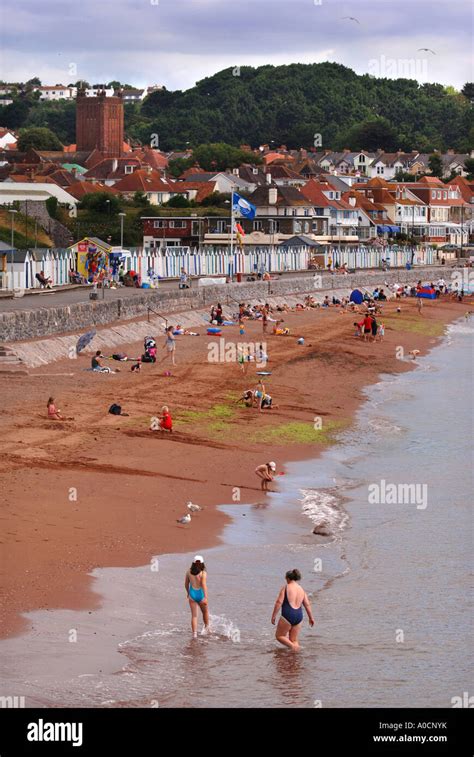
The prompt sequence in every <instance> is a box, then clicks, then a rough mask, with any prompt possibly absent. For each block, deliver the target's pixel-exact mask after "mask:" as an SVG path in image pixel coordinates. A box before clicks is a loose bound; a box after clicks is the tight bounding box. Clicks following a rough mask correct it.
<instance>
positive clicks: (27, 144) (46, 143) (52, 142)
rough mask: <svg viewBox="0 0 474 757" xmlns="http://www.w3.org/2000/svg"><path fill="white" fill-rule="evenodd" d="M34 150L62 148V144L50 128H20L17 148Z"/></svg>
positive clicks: (23, 150)
mask: <svg viewBox="0 0 474 757" xmlns="http://www.w3.org/2000/svg"><path fill="white" fill-rule="evenodd" d="M32 148H33V149H35V150H62V149H63V146H62V144H61V142H60V141H59V139H58V138H57V136H56V134H53V132H52V131H51V129H46V128H45V127H42V126H33V127H31V129H20V133H19V137H18V149H19V150H21V151H22V152H26V150H30V149H32Z"/></svg>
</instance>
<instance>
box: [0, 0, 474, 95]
mask: <svg viewBox="0 0 474 757" xmlns="http://www.w3.org/2000/svg"><path fill="white" fill-rule="evenodd" d="M473 7H474V6H473V4H472V2H471V0H21V2H18V0H0V28H1V32H0V78H1V79H3V80H4V81H7V82H9V81H26V80H28V79H30V78H31V77H33V76H38V77H39V78H40V79H41V81H42V82H43V84H59V83H60V84H68V83H70V82H75V81H77V80H78V79H84V80H86V81H89V82H90V83H91V84H95V83H104V82H108V81H111V80H118V81H121V82H123V83H127V84H131V85H133V86H138V87H143V86H146V85H151V84H161V85H164V86H166V87H167V89H172V90H175V89H188V88H189V87H192V86H193V85H194V84H195V82H196V81H199V80H200V79H203V78H205V77H206V76H211V75H212V74H214V73H216V72H217V71H220V70H222V69H224V68H228V67H229V66H232V67H235V66H244V65H246V66H261V65H268V64H271V65H280V64H289V63H319V62H322V61H331V62H337V63H342V64H343V65H345V66H348V67H349V68H352V69H353V70H354V71H355V72H356V73H359V74H363V73H369V74H372V75H374V76H382V77H388V78H398V77H407V78H413V79H417V80H418V81H420V82H426V81H430V82H439V83H441V84H444V85H453V86H454V87H456V88H457V89H460V88H461V87H462V86H463V84H464V83H465V82H466V81H473V79H474V76H473V70H472V60H473V45H472V39H473V23H472V22H473ZM353 19H355V20H353ZM419 48H429V50H430V52H426V51H419ZM431 51H432V52H431Z"/></svg>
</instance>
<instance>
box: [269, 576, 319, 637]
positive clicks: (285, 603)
mask: <svg viewBox="0 0 474 757" xmlns="http://www.w3.org/2000/svg"><path fill="white" fill-rule="evenodd" d="M285 581H286V585H285V586H283V587H282V588H281V589H280V592H279V594H278V597H277V599H276V602H275V607H274V608H273V613H272V625H275V622H276V618H277V615H278V610H279V609H280V608H281V617H280V620H279V621H278V625H277V628H276V631H275V638H276V640H277V641H278V642H280V644H283V646H284V647H288V649H291V651H292V652H299V649H300V645H299V643H298V636H299V633H300V631H301V624H302V622H303V607H304V609H305V610H306V614H307V616H308V621H309V625H310V626H311V627H313V626H314V618H313V613H312V611H311V604H310V602H309V599H308V595H307V594H306V592H305V590H304V589H303V587H302V586H298V583H297V582H298V581H301V573H300V572H299V570H297V569H296V568H293V570H289V571H288V572H287V573H286V575H285Z"/></svg>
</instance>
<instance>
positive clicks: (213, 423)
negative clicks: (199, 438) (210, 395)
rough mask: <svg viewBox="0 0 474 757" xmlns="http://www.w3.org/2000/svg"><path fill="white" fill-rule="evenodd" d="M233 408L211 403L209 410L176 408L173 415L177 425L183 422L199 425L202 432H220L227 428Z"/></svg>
mask: <svg viewBox="0 0 474 757" xmlns="http://www.w3.org/2000/svg"><path fill="white" fill-rule="evenodd" d="M234 416H235V410H233V409H232V408H230V407H228V406H227V405H222V404H220V405H213V406H212V407H211V408H209V410H178V411H177V412H176V415H175V420H176V423H177V426H178V427H179V426H181V425H184V424H189V425H193V424H196V425H199V427H200V430H201V431H202V432H203V433H206V432H209V433H211V434H216V433H218V434H221V433H223V432H225V431H227V430H228V424H229V422H230V421H232V420H233V418H234Z"/></svg>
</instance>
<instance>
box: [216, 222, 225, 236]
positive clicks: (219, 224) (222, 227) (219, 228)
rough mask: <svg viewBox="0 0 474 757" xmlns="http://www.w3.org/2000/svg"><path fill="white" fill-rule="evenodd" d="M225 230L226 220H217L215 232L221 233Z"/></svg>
mask: <svg viewBox="0 0 474 757" xmlns="http://www.w3.org/2000/svg"><path fill="white" fill-rule="evenodd" d="M225 230H226V222H225V221H217V224H216V232H217V234H223V233H224V232H225Z"/></svg>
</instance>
